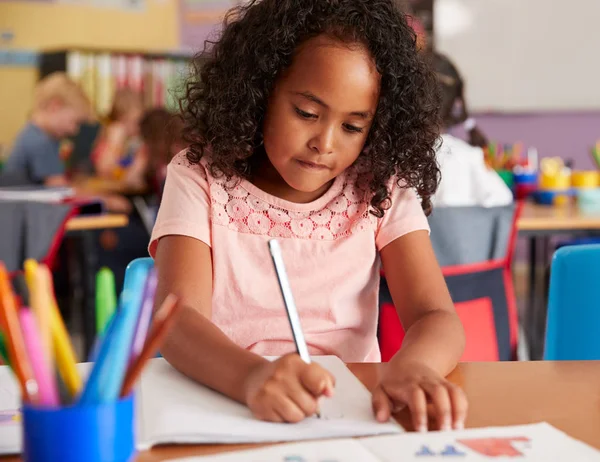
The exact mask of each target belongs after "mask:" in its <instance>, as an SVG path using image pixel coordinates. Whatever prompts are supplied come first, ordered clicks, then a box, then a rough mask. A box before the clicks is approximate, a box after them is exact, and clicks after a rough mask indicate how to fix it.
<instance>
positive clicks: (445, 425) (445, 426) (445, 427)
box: [442, 419, 452, 432]
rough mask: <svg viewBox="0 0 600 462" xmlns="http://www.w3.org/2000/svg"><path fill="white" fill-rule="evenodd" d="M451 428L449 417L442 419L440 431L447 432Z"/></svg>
mask: <svg viewBox="0 0 600 462" xmlns="http://www.w3.org/2000/svg"><path fill="white" fill-rule="evenodd" d="M450 430H452V424H451V423H450V419H444V420H443V421H442V431H443V432H447V431H450Z"/></svg>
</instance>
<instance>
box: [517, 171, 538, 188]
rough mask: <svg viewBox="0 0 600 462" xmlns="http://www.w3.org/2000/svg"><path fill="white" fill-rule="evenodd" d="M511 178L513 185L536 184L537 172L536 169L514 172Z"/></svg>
mask: <svg viewBox="0 0 600 462" xmlns="http://www.w3.org/2000/svg"><path fill="white" fill-rule="evenodd" d="M513 180H514V184H515V185H519V184H529V185H537V182H538V172H537V171H523V172H515V173H514V175H513Z"/></svg>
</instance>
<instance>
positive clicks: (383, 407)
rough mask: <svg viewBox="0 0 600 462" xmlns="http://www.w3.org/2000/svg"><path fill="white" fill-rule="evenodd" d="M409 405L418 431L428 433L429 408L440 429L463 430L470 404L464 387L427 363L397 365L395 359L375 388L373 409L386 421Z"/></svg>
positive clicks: (379, 419)
mask: <svg viewBox="0 0 600 462" xmlns="http://www.w3.org/2000/svg"><path fill="white" fill-rule="evenodd" d="M405 406H408V408H409V409H410V413H411V417H412V422H413V426H414V428H415V430H417V431H419V432H425V431H427V416H428V414H429V412H428V407H430V409H431V414H433V415H434V416H435V418H436V421H437V424H438V426H437V429H440V430H451V429H455V430H459V429H462V428H464V422H465V419H466V416H467V407H468V404H467V398H466V396H465V394H464V392H463V391H462V389H461V388H460V387H458V386H457V385H454V384H453V383H451V382H449V381H448V380H446V379H444V378H443V377H442V376H441V375H439V374H438V373H437V372H435V371H434V370H433V369H431V368H430V367H428V366H426V365H425V364H423V363H418V362H413V363H408V364H407V363H403V364H402V363H397V364H394V363H393V360H392V362H391V363H390V364H388V366H387V369H386V371H385V373H384V375H383V377H382V379H381V382H380V383H379V385H378V386H377V388H375V390H374V391H373V411H374V413H375V416H376V418H377V420H378V421H380V422H386V421H387V420H389V418H390V416H391V414H392V413H395V412H397V411H400V410H401V409H402V408H404V407H405Z"/></svg>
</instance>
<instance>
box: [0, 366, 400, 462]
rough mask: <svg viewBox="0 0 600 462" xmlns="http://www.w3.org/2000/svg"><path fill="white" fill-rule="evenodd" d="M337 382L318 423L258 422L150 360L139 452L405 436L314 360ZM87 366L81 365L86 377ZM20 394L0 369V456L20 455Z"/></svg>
mask: <svg viewBox="0 0 600 462" xmlns="http://www.w3.org/2000/svg"><path fill="white" fill-rule="evenodd" d="M314 361H316V362H319V363H320V364H321V365H323V366H324V367H325V368H327V369H328V370H329V371H330V372H331V373H332V374H333V375H334V376H335V378H336V389H335V396H334V397H333V398H327V399H322V400H321V403H320V410H321V413H322V418H321V419H318V418H316V417H315V418H310V419H306V420H305V421H304V422H301V423H298V424H293V425H290V424H277V423H269V422H263V421H259V420H256V419H254V418H253V417H252V415H251V413H250V411H249V410H248V408H247V407H246V406H243V405H242V404H239V403H237V402H235V401H232V400H230V399H229V398H226V397H225V396H223V395H221V394H219V393H217V392H215V391H212V390H209V389H207V388H206V387H203V386H201V385H198V384H197V383H195V382H193V381H191V380H190V379H188V378H186V377H184V376H183V375H182V374H180V373H179V372H177V371H176V370H175V369H173V368H172V367H171V366H170V365H169V364H168V363H167V362H166V361H165V360H164V359H162V358H157V359H153V360H152V361H150V363H149V364H148V366H147V367H146V369H145V371H144V373H143V375H142V379H141V382H140V383H139V384H138V388H137V390H136V415H137V422H136V425H137V441H138V444H137V446H138V448H139V449H145V448H148V447H151V446H153V445H155V444H161V443H243V442H250V443H252V442H256V443H259V442H263V443H264V442H282V441H298V440H306V439H321V438H342V437H352V436H370V435H378V434H385V433H400V432H403V429H402V427H400V426H399V425H397V424H396V423H394V422H389V423H385V424H381V423H378V422H376V421H375V419H374V417H373V412H372V410H371V394H370V393H369V391H368V390H367V389H366V388H365V387H364V386H363V385H362V384H361V383H360V381H359V380H358V379H357V378H356V377H355V376H354V375H353V374H352V373H351V372H350V371H349V370H348V368H347V367H346V366H345V365H344V363H343V362H342V361H341V360H339V359H338V358H335V357H331V356H328V357H315V358H314ZM90 367H91V364H89V363H87V364H79V365H78V369H79V370H80V371H81V373H82V375H83V376H84V377H85V376H87V374H88V372H89V370H90ZM19 405H20V403H19V390H18V388H17V385H16V383H15V380H14V378H13V376H12V373H11V372H10V370H9V369H8V367H7V366H0V455H1V454H13V453H18V452H20V448H21V425H20V419H19V413H18V408H19Z"/></svg>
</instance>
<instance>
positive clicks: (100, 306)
mask: <svg viewBox="0 0 600 462" xmlns="http://www.w3.org/2000/svg"><path fill="white" fill-rule="evenodd" d="M116 309H117V293H116V291H115V276H114V274H113V272H112V271H111V270H110V269H108V268H101V269H100V271H98V274H97V275H96V334H97V335H98V336H100V335H102V334H103V333H104V330H105V329H106V326H107V324H108V322H109V321H110V319H111V318H112V316H113V314H114V312H115V310H116Z"/></svg>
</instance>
